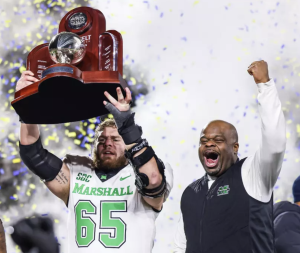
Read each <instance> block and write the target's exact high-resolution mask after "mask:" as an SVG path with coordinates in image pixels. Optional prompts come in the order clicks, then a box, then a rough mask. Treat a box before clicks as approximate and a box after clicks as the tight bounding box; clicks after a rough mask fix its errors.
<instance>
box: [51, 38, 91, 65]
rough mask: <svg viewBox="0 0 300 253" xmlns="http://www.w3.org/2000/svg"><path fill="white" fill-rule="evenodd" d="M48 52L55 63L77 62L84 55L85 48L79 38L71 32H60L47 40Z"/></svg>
mask: <svg viewBox="0 0 300 253" xmlns="http://www.w3.org/2000/svg"><path fill="white" fill-rule="evenodd" d="M48 49H49V54H50V57H51V59H52V60H53V61H54V62H56V63H67V64H74V65H75V64H78V63H79V62H80V61H81V60H82V59H83V57H84V56H85V52H86V48H85V45H84V44H83V42H82V41H81V38H80V37H79V36H78V35H77V34H75V33H71V32H61V33H59V34H57V35H55V36H54V37H53V38H52V39H51V41H50V42H49V46H48Z"/></svg>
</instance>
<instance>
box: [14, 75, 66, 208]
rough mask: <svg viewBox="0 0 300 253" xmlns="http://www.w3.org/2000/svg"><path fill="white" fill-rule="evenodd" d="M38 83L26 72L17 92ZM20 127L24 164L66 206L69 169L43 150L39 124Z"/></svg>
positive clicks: (22, 124)
mask: <svg viewBox="0 0 300 253" xmlns="http://www.w3.org/2000/svg"><path fill="white" fill-rule="evenodd" d="M36 81H38V79H36V78H35V77H34V76H33V73H32V72H31V71H24V72H23V73H22V76H21V78H20V80H19V81H18V82H17V87H16V91H18V90H20V89H22V88H24V87H26V86H28V85H30V84H32V83H33V82H36ZM20 121H21V127H20V143H19V146H20V156H21V158H22V160H23V162H24V164H25V165H26V166H27V167H28V168H29V169H30V170H31V171H32V172H33V173H34V174H36V175H37V176H39V177H40V178H41V180H43V181H44V182H45V184H46V186H47V187H48V188H49V190H50V191H51V192H52V193H53V194H54V195H56V196H57V197H59V198H60V199H62V200H63V201H64V202H65V203H66V204H67V201H68V196H69V187H70V182H69V177H70V176H69V174H70V172H69V169H68V167H67V166H66V165H65V164H64V163H63V162H62V161H61V160H60V159H59V158H58V157H56V156H55V155H53V154H51V153H50V152H48V150H46V149H44V148H43V145H42V141H41V137H40V131H39V127H38V125H37V124H25V123H24V122H22V119H20Z"/></svg>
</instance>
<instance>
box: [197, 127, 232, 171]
mask: <svg viewBox="0 0 300 253" xmlns="http://www.w3.org/2000/svg"><path fill="white" fill-rule="evenodd" d="M231 136H232V135H231V130H230V129H229V128H228V126H227V125H226V124H223V123H220V122H213V123H210V124H209V125H208V126H207V127H206V128H205V129H204V130H203V131H202V133H201V136H200V146H199V150H198V154H199V158H200V161H201V163H202V166H203V168H204V169H205V171H206V173H207V174H208V175H210V176H220V175H221V174H222V173H223V172H224V171H225V170H227V169H228V168H229V167H230V166H231V165H232V164H233V163H234V162H235V161H236V158H237V157H236V154H235V152H236V148H238V144H237V143H232V137H231Z"/></svg>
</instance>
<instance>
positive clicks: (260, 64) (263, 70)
mask: <svg viewBox="0 0 300 253" xmlns="http://www.w3.org/2000/svg"><path fill="white" fill-rule="evenodd" d="M247 71H248V73H249V74H250V75H251V76H253V78H254V81H255V82H256V83H266V82H269V81H270V78H269V72H268V64H267V63H266V62H265V61H255V62H253V63H251V65H250V66H249V67H248V70H247Z"/></svg>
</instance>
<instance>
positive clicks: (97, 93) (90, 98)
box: [11, 64, 128, 124]
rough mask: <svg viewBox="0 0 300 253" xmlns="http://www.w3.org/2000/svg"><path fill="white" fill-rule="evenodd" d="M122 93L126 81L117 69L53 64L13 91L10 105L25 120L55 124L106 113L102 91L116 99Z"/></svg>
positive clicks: (29, 122)
mask: <svg viewBox="0 0 300 253" xmlns="http://www.w3.org/2000/svg"><path fill="white" fill-rule="evenodd" d="M117 87H121V90H122V92H123V95H124V97H125V96H126V93H125V90H124V89H125V87H128V85H127V83H126V81H125V80H124V79H123V77H122V76H121V75H120V74H119V72H118V71H82V72H81V71H80V70H79V69H78V68H76V67H75V66H73V65H69V64H54V65H52V66H50V67H48V68H47V69H46V70H45V71H44V72H43V78H42V79H41V80H40V81H38V82H35V83H33V84H31V85H29V86H27V87H25V88H23V89H21V90H19V91H17V92H16V93H15V99H14V100H13V101H12V103H11V104H12V106H13V108H14V109H15V110H16V112H17V113H18V115H19V116H20V118H21V119H22V120H23V121H24V122H25V123H27V124H59V123H66V122H74V121H80V120H85V119H89V118H93V117H97V116H101V115H104V114H107V113H108V111H107V110H106V109H105V107H104V105H103V101H104V100H107V99H106V97H105V96H104V91H107V92H108V93H110V94H111V95H112V96H113V97H114V98H116V99H117V93H116V88H117Z"/></svg>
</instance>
